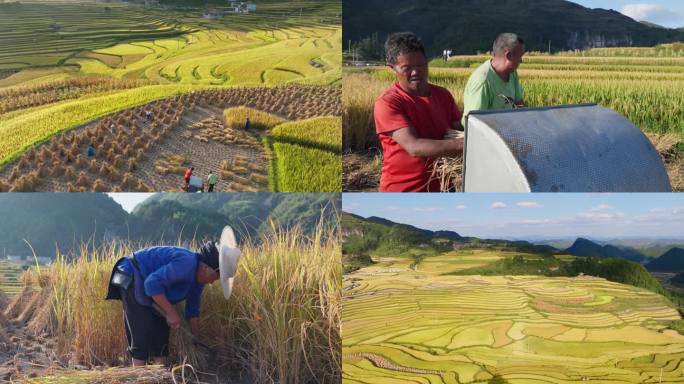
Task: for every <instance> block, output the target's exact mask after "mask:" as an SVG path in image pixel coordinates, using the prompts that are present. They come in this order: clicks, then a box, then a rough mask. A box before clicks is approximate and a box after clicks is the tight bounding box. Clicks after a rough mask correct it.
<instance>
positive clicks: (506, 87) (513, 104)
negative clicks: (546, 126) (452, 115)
mask: <svg viewBox="0 0 684 384" xmlns="http://www.w3.org/2000/svg"><path fill="white" fill-rule="evenodd" d="M492 51H493V53H494V57H493V58H492V59H490V60H487V61H486V62H485V63H484V64H482V65H480V66H479V67H478V68H477V69H476V70H475V72H473V73H472V74H471V75H470V78H469V79H468V83H467V84H466V87H465V91H464V95H463V98H464V107H463V115H464V116H463V121H462V123H463V124H464V125H465V118H466V116H467V115H468V114H469V113H470V111H480V110H489V109H513V108H518V107H523V106H524V105H525V104H524V103H523V89H522V87H521V86H520V81H518V72H517V69H518V66H520V64H521V63H522V60H523V59H522V58H523V55H524V54H525V42H524V41H523V39H521V38H520V37H518V35H516V34H515V33H502V34H500V35H499V36H498V37H497V38H496V40H495V41H494V46H493V47H492Z"/></svg>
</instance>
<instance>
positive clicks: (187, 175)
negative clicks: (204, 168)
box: [183, 167, 195, 192]
mask: <svg viewBox="0 0 684 384" xmlns="http://www.w3.org/2000/svg"><path fill="white" fill-rule="evenodd" d="M194 170H195V167H190V168H188V169H186V170H185V175H183V180H185V192H188V191H190V178H191V177H192V171H194Z"/></svg>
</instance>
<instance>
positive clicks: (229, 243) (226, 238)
mask: <svg viewBox="0 0 684 384" xmlns="http://www.w3.org/2000/svg"><path fill="white" fill-rule="evenodd" d="M218 251H219V278H220V279H221V286H222V287H223V296H224V297H225V298H226V300H228V299H229V298H230V293H231V292H232V290H233V277H234V276H235V272H236V271H237V266H238V262H239V261H240V256H241V255H242V251H240V249H239V248H238V247H237V242H236V241H235V233H233V228H231V227H230V226H229V225H226V226H225V227H223V232H221V240H220V241H219V244H218Z"/></svg>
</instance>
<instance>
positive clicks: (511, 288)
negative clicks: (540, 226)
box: [342, 250, 684, 384]
mask: <svg viewBox="0 0 684 384" xmlns="http://www.w3.org/2000/svg"><path fill="white" fill-rule="evenodd" d="M479 256H482V257H484V258H487V259H489V261H491V260H494V259H496V258H497V255H496V254H495V252H493V251H475V252H473V251H465V250H464V251H455V252H452V253H449V254H446V255H444V256H435V257H431V258H428V259H429V260H430V263H429V265H425V266H423V264H421V265H420V267H419V268H418V269H417V270H412V269H410V268H408V266H409V263H410V260H406V259H405V260H404V261H403V263H404V264H405V265H404V266H405V268H401V266H402V261H401V259H397V258H385V259H378V260H376V261H377V263H376V264H375V265H373V266H371V267H367V268H362V269H360V270H358V271H356V272H354V273H352V274H349V275H346V276H345V278H344V283H343V291H344V297H343V309H342V322H343V329H344V337H343V340H342V353H343V382H344V383H374V382H380V381H382V382H396V383H404V382H417V383H431V384H432V383H443V384H452V383H486V382H501V380H502V379H505V380H506V381H507V382H509V383H537V382H538V383H570V382H577V381H583V380H584V381H586V380H589V381H595V382H621V383H643V382H658V380H660V378H661V377H662V382H679V381H681V380H682V378H683V377H684V367H682V366H681V364H680V361H681V359H682V358H683V357H684V336H682V335H680V334H678V333H677V332H675V331H672V330H667V329H665V326H664V324H665V322H666V321H669V320H676V319H679V318H680V316H679V313H678V312H677V310H676V308H675V307H674V306H673V305H672V304H671V303H670V302H669V301H668V300H667V299H665V298H664V297H662V296H660V295H657V294H655V293H652V292H649V291H645V290H642V289H639V288H635V287H632V286H627V285H622V284H618V283H612V282H609V281H606V280H604V279H601V278H593V277H576V278H568V277H559V278H549V277H540V276H476V275H474V276H453V275H446V274H445V273H448V272H452V271H455V270H462V269H465V268H469V267H471V266H472V265H473V264H474V263H475V262H476V261H475V260H476V259H477V258H478V257H479ZM504 256H505V255H503V254H501V255H499V256H498V257H504ZM428 259H426V261H427V260H428ZM461 260H462V261H463V263H465V266H463V265H460V263H461ZM489 261H485V263H488V262H489ZM661 375H662V376H661ZM490 380H491V381H490ZM496 380H499V381H496ZM606 380H609V381H606Z"/></svg>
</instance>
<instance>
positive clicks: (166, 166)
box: [0, 85, 341, 192]
mask: <svg viewBox="0 0 684 384" xmlns="http://www.w3.org/2000/svg"><path fill="white" fill-rule="evenodd" d="M339 100H340V96H339V88H337V87H321V86H306V85H288V86H283V87H273V88H231V89H225V90H214V91H198V92H194V93H191V94H189V95H187V94H186V95H182V96H176V97H174V98H171V99H165V100H161V101H154V102H151V103H148V104H145V105H143V106H140V107H135V108H133V109H128V110H125V111H123V112H119V113H116V114H113V115H110V116H107V117H105V118H102V119H98V120H96V121H95V122H93V123H90V124H86V125H84V126H81V127H79V128H77V129H72V130H70V131H69V132H67V133H63V134H59V135H56V136H53V137H52V138H51V139H50V140H48V141H47V142H46V143H45V144H42V145H39V146H37V147H35V148H31V149H29V150H27V151H25V152H22V153H20V154H19V155H18V156H17V157H16V159H15V160H13V161H11V162H10V163H9V164H8V166H6V167H5V168H4V169H3V170H1V171H0V191H17V192H19V191H70V192H76V191H95V192H103V191H179V190H181V189H182V188H183V187H184V181H183V173H184V172H185V170H186V169H187V168H188V167H194V168H195V172H194V174H195V175H197V176H200V177H202V178H203V179H206V177H207V175H208V173H209V172H210V171H211V172H214V173H215V174H217V175H218V176H219V183H218V184H217V186H216V189H215V190H216V191H240V192H245V191H266V190H274V191H287V192H299V191H321V190H329V189H333V187H327V186H328V185H329V184H330V183H337V184H336V188H334V190H335V191H339V190H340V185H339V180H340V174H341V165H340V164H341V160H340V154H339V152H337V153H333V152H331V151H330V150H329V147H326V148H325V150H323V151H322V152H324V153H325V154H326V155H327V156H328V157H323V156H317V155H316V156H312V155H310V154H309V152H308V151H312V150H317V149H316V148H311V145H312V144H311V143H309V142H306V141H301V140H300V141H299V142H298V141H296V140H291V141H288V143H289V144H287V145H290V146H292V147H293V148H295V149H296V150H298V151H300V152H302V153H305V154H306V156H308V157H307V159H309V160H310V161H308V162H307V163H306V165H307V171H308V172H316V167H311V164H313V163H312V162H314V161H315V162H317V164H319V167H318V168H320V170H319V172H317V173H316V174H317V175H320V177H319V179H320V178H323V180H322V181H321V180H319V181H318V184H297V182H299V183H306V180H303V181H301V180H300V179H299V178H300V177H301V176H302V175H301V174H298V173H297V172H294V173H291V174H289V173H287V172H285V171H286V170H289V169H290V168H287V169H285V170H283V171H281V172H277V173H278V174H279V175H280V176H279V180H282V182H281V183H279V184H276V183H274V182H269V166H272V164H271V163H272V162H273V163H277V162H278V161H287V160H288V159H289V158H288V155H287V154H280V153H279V150H275V159H277V161H273V159H274V155H273V154H272V153H271V150H270V148H269V146H268V145H266V146H265V145H264V144H262V140H265V139H266V138H268V137H270V136H271V131H270V130H268V129H267V128H268V127H258V126H257V125H255V127H252V128H251V129H248V130H245V129H244V128H243V127H242V128H241V127H239V126H238V127H237V128H234V127H232V126H231V124H232V123H233V122H231V121H224V118H225V116H228V115H232V114H233V112H231V111H234V110H235V109H236V107H238V106H239V109H240V110H241V111H245V110H252V111H253V116H252V117H253V118H254V117H255V116H257V115H258V114H261V115H268V114H270V115H271V116H273V119H274V121H282V122H288V121H289V123H287V124H289V125H283V126H284V127H285V128H287V127H288V126H290V125H292V126H299V125H298V124H300V123H299V121H300V120H302V122H303V124H304V125H303V126H304V127H305V128H306V129H310V130H311V132H312V134H311V135H312V136H318V134H317V133H316V132H317V131H320V132H325V133H326V134H325V135H322V136H320V137H322V139H320V140H328V141H329V140H331V138H332V139H335V138H336V140H337V142H338V143H339V142H340V141H341V138H340V134H341V123H340V121H339V117H327V118H319V119H312V120H306V119H310V118H312V117H315V116H318V115H321V116H335V115H339V113H340V102H339ZM245 106H249V108H246V107H245ZM306 106H309V107H306ZM224 111H225V113H224ZM242 113H244V112H242ZM148 114H149V115H148ZM224 114H225V116H224ZM148 116H149V117H148ZM331 119H332V120H331ZM33 128H34V129H35V128H36V126H34V127H33ZM274 131H278V132H280V131H279V130H277V129H276V128H274ZM298 132H300V131H298ZM335 134H336V136H335ZM273 137H275V139H274V141H275V142H276V143H279V142H278V140H279V139H278V138H277V135H274V136H273ZM91 145H92V147H93V149H94V152H95V155H94V156H92V157H89V156H87V148H88V147H89V146H91ZM275 145H276V146H277V145H279V144H275ZM327 145H328V146H330V145H331V144H327ZM338 149H339V144H338ZM297 161H302V159H300V158H298V159H297ZM291 180H292V181H291ZM309 183H311V182H309ZM325 183H328V184H325ZM319 187H320V188H322V189H317V188H319Z"/></svg>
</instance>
